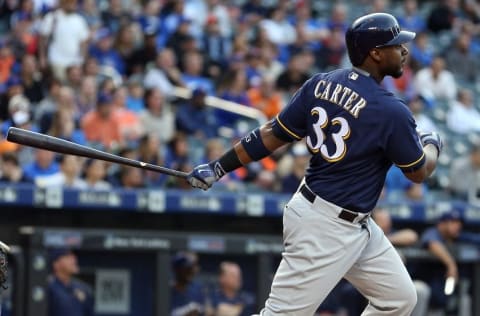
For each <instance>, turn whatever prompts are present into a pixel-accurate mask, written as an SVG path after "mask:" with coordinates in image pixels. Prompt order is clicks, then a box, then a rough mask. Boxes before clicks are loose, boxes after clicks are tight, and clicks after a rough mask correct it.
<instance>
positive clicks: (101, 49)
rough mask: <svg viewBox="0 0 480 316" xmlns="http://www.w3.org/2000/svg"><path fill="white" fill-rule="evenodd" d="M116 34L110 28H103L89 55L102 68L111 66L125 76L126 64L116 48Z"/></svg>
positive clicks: (97, 35)
mask: <svg viewBox="0 0 480 316" xmlns="http://www.w3.org/2000/svg"><path fill="white" fill-rule="evenodd" d="M113 45H114V33H112V31H110V30H109V29H108V28H101V29H99V30H98V31H97V32H96V34H95V43H94V44H93V45H92V46H91V47H90V50H89V55H90V56H92V57H94V58H95V59H96V60H97V61H98V63H99V65H100V66H109V67H112V68H113V69H115V71H116V72H117V73H118V74H120V75H124V74H125V62H124V61H123V59H122V57H121V56H120V54H119V53H118V51H117V50H116V49H115V48H114V46H113Z"/></svg>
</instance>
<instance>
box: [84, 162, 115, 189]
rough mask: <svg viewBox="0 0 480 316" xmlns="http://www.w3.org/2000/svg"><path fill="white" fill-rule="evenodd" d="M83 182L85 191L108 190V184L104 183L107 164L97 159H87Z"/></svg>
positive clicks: (109, 186)
mask: <svg viewBox="0 0 480 316" xmlns="http://www.w3.org/2000/svg"><path fill="white" fill-rule="evenodd" d="M83 169H84V175H83V180H84V182H85V186H86V188H87V189H91V190H109V189H110V188H111V185H110V183H108V182H107V181H105V177H106V175H107V172H106V170H107V163H106V162H105V161H103V160H98V159H87V161H86V162H85V166H84V168H83Z"/></svg>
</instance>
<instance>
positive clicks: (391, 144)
mask: <svg viewBox="0 0 480 316" xmlns="http://www.w3.org/2000/svg"><path fill="white" fill-rule="evenodd" d="M397 102H398V104H395V105H394V106H393V107H392V111H391V113H390V118H388V124H390V126H389V133H388V136H387V139H386V145H385V148H386V153H387V156H388V158H389V159H390V160H391V161H392V162H393V163H394V164H395V165H396V166H397V167H399V168H400V169H401V170H402V171H403V172H413V171H415V170H417V169H419V168H421V167H422V166H423V164H424V163H425V153H424V152H423V147H422V145H421V143H420V139H419V137H418V134H417V131H416V127H417V125H416V123H415V119H414V118H413V115H412V113H411V112H410V110H409V109H408V108H407V106H406V105H405V104H404V103H402V102H401V101H399V100H398V101H397Z"/></svg>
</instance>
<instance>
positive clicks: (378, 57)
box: [368, 48, 382, 63]
mask: <svg viewBox="0 0 480 316" xmlns="http://www.w3.org/2000/svg"><path fill="white" fill-rule="evenodd" d="M368 54H369V55H370V57H371V58H372V59H373V60H374V61H376V62H377V63H378V62H380V61H381V60H382V57H381V52H380V50H379V49H376V48H374V49H371V50H370V52H368Z"/></svg>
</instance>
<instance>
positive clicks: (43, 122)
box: [38, 86, 79, 133]
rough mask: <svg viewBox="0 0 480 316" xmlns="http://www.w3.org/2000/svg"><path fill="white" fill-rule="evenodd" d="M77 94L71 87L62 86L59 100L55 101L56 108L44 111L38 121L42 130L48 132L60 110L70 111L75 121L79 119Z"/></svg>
mask: <svg viewBox="0 0 480 316" xmlns="http://www.w3.org/2000/svg"><path fill="white" fill-rule="evenodd" d="M76 109H77V106H76V104H75V95H74V92H73V90H72V89H71V88H70V87H67V86H62V87H61V88H60V89H59V92H58V100H57V102H56V103H55V108H54V109H52V110H51V111H48V112H44V113H43V114H42V116H41V117H40V119H39V121H38V125H39V128H40V131H41V132H42V133H46V132H47V131H48V130H49V129H50V128H51V127H52V123H53V117H54V115H55V113H56V112H57V111H59V110H62V111H65V112H69V114H70V115H71V117H72V118H73V120H74V121H75V123H76V122H77V121H78V119H79V117H78V113H77V111H76Z"/></svg>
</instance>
